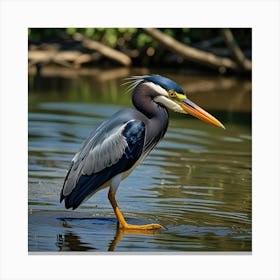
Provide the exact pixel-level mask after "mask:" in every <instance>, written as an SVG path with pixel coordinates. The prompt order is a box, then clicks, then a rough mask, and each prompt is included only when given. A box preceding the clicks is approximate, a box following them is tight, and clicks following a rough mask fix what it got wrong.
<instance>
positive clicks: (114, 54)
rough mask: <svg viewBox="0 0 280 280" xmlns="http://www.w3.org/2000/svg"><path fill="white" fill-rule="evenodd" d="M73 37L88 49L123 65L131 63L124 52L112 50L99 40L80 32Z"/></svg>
mask: <svg viewBox="0 0 280 280" xmlns="http://www.w3.org/2000/svg"><path fill="white" fill-rule="evenodd" d="M74 39H75V40H77V41H81V43H82V45H83V47H85V48H87V49H90V50H94V51H97V52H99V53H100V54H102V55H104V56H106V57H108V58H110V59H112V60H115V61H117V62H118V63H120V64H122V65H124V66H130V65H131V64H132V61H131V59H130V57H129V56H127V55H125V54H124V53H122V52H120V51H117V50H114V49H112V48H110V47H108V46H106V45H104V44H101V43H99V42H96V41H93V40H91V39H89V38H87V37H85V36H83V35H82V34H80V33H76V34H75V35H74Z"/></svg>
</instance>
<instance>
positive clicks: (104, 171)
mask: <svg viewBox="0 0 280 280" xmlns="http://www.w3.org/2000/svg"><path fill="white" fill-rule="evenodd" d="M116 122H117V123H118V125H116V124H115V123H114V121H111V122H107V124H106V122H105V123H103V125H102V127H99V128H98V129H97V130H96V131H95V133H92V134H91V135H90V137H89V138H88V139H87V140H86V142H85V143H84V144H83V146H82V149H81V150H80V151H79V152H78V153H77V154H76V155H75V156H74V158H73V160H72V163H71V166H70V169H69V171H68V173H67V176H66V178H65V182H64V185H63V188H62V191H61V201H62V200H63V199H64V198H65V206H66V207H67V208H70V207H73V208H77V207H78V206H79V205H80V204H81V203H82V201H83V200H85V199H86V198H88V197H89V196H90V195H91V194H93V193H94V192H96V191H97V190H98V188H100V187H101V186H102V185H104V184H105V183H106V182H108V181H110V180H111V179H112V178H113V177H114V176H116V175H117V174H120V173H122V172H125V171H127V170H128V169H130V168H131V167H132V166H133V165H134V164H135V162H136V161H137V160H138V159H139V158H140V156H141V153H142V150H143V147H144V142H145V124H144V122H142V121H136V120H129V121H127V122H125V123H121V124H119V122H118V119H116Z"/></svg>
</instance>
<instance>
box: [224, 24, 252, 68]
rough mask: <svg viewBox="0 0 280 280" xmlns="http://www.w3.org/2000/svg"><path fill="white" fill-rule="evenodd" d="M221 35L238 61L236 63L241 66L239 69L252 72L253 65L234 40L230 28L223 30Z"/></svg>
mask: <svg viewBox="0 0 280 280" xmlns="http://www.w3.org/2000/svg"><path fill="white" fill-rule="evenodd" d="M221 33H222V35H223V37H224V40H225V42H226V44H227V47H228V49H229V51H230V53H231V55H232V57H233V58H234V60H235V61H236V63H237V64H238V65H239V67H240V68H241V69H242V70H244V71H251V70H252V63H251V61H250V60H249V59H247V58H246V57H245V55H244V54H243V52H242V50H241V49H240V47H239V46H238V44H237V42H236V41H235V39H234V36H233V34H232V32H231V30H230V29H229V28H222V29H221Z"/></svg>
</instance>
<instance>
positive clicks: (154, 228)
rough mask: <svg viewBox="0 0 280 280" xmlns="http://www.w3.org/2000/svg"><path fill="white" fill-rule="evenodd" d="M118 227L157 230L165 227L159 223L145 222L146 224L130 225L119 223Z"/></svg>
mask: <svg viewBox="0 0 280 280" xmlns="http://www.w3.org/2000/svg"><path fill="white" fill-rule="evenodd" d="M119 228H120V229H123V230H158V229H165V228H164V227H163V226H162V225H160V224H147V225H131V224H128V223H125V224H119Z"/></svg>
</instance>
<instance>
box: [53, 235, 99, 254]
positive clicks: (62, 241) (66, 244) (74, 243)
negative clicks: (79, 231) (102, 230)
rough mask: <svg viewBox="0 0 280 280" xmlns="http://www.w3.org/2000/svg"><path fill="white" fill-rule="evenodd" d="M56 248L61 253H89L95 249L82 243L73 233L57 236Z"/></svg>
mask: <svg viewBox="0 0 280 280" xmlns="http://www.w3.org/2000/svg"><path fill="white" fill-rule="evenodd" d="M56 246H57V247H58V248H59V251H61V252H63V251H78V252H79V251H89V250H94V249H95V248H93V247H91V246H89V244H87V243H83V242H81V240H80V238H79V237H78V236H77V235H75V234H73V233H72V232H66V233H64V234H63V235H62V234H59V235H58V236H57V242H56Z"/></svg>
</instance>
